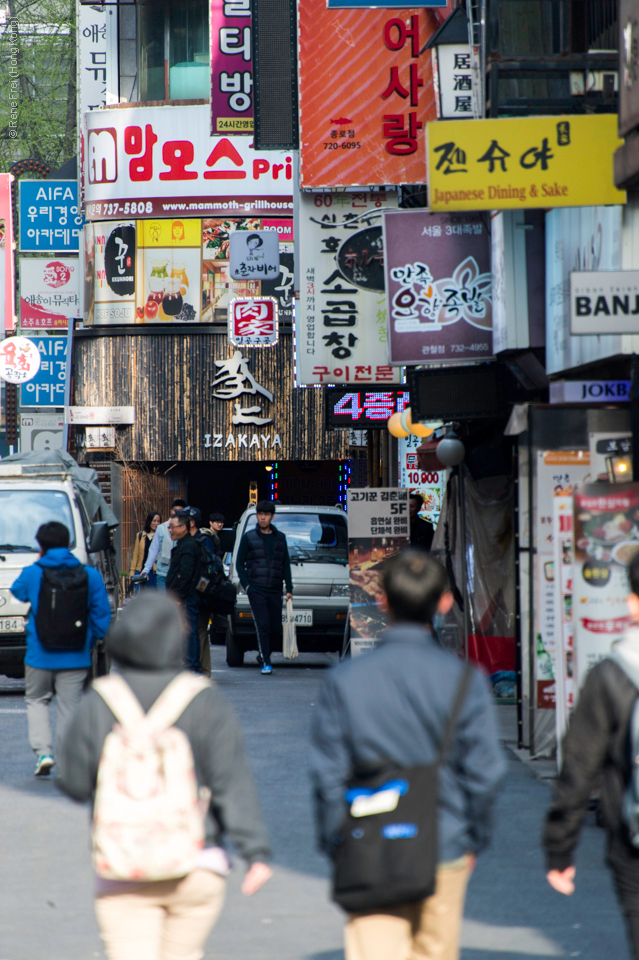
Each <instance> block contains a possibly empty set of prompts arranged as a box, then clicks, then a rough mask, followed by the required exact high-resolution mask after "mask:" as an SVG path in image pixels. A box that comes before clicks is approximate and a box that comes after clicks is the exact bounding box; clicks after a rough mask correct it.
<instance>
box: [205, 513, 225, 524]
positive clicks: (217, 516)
mask: <svg viewBox="0 0 639 960" xmlns="http://www.w3.org/2000/svg"><path fill="white" fill-rule="evenodd" d="M209 523H225V519H224V514H223V513H219V512H218V513H209Z"/></svg>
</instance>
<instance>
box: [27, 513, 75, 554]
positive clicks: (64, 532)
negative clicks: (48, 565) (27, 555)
mask: <svg viewBox="0 0 639 960" xmlns="http://www.w3.org/2000/svg"><path fill="white" fill-rule="evenodd" d="M35 538H36V540H37V541H38V545H39V547H40V549H41V550H42V552H43V553H46V552H47V550H55V548H56V547H68V546H69V528H68V527H65V525H64V524H63V523H58V521H57V520H51V522H50V523H43V524H42V526H40V527H38V532H37V533H36V536H35Z"/></svg>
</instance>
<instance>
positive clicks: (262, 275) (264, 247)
mask: <svg viewBox="0 0 639 960" xmlns="http://www.w3.org/2000/svg"><path fill="white" fill-rule="evenodd" d="M229 265H230V270H231V276H232V277H233V279H234V280H269V279H271V280H274V279H275V277H278V276H279V274H280V244H279V239H278V236H277V233H275V232H274V231H273V230H251V231H250V232H249V231H246V230H234V231H233V232H232V233H231V236H230V240H229Z"/></svg>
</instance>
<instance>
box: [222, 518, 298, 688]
mask: <svg viewBox="0 0 639 960" xmlns="http://www.w3.org/2000/svg"><path fill="white" fill-rule="evenodd" d="M274 514H275V504H274V503H272V502H271V501H270V500H260V502H259V503H258V504H257V506H256V517H257V525H256V526H255V527H254V529H253V530H249V531H248V532H247V533H245V534H244V536H243V537H242V540H241V542H240V549H239V550H238V552H237V561H236V567H237V573H238V576H239V578H240V583H241V584H242V586H243V587H244V589H245V590H246V594H247V596H248V598H249V603H250V604H251V610H252V612H253V619H254V621H255V630H256V632H257V646H258V650H259V653H258V658H257V660H258V663H259V664H260V665H261V667H262V673H263V674H271V673H273V668H272V666H271V641H272V639H277V637H278V636H279V634H280V632H281V630H282V582H283V581H285V582H286V599H287V600H290V599H291V598H292V596H293V581H292V578H291V561H290V559H289V555H288V546H287V545H286V537H285V536H284V534H283V533H280V531H279V530H277V529H276V528H275V527H274V526H273V524H272V523H271V521H272V519H273V516H274Z"/></svg>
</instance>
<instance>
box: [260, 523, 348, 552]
mask: <svg viewBox="0 0 639 960" xmlns="http://www.w3.org/2000/svg"><path fill="white" fill-rule="evenodd" d="M253 523H254V520H253V519H252V518H249V521H248V525H249V528H250V527H251V526H252V524H253ZM273 523H274V526H275V527H277V529H278V530H279V531H280V533H283V534H285V536H286V542H287V544H288V552H289V556H290V558H291V563H296V562H297V563H344V564H346V563H348V529H347V526H346V517H341V516H339V514H332V513H277V514H276V515H275V520H274V521H273Z"/></svg>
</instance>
